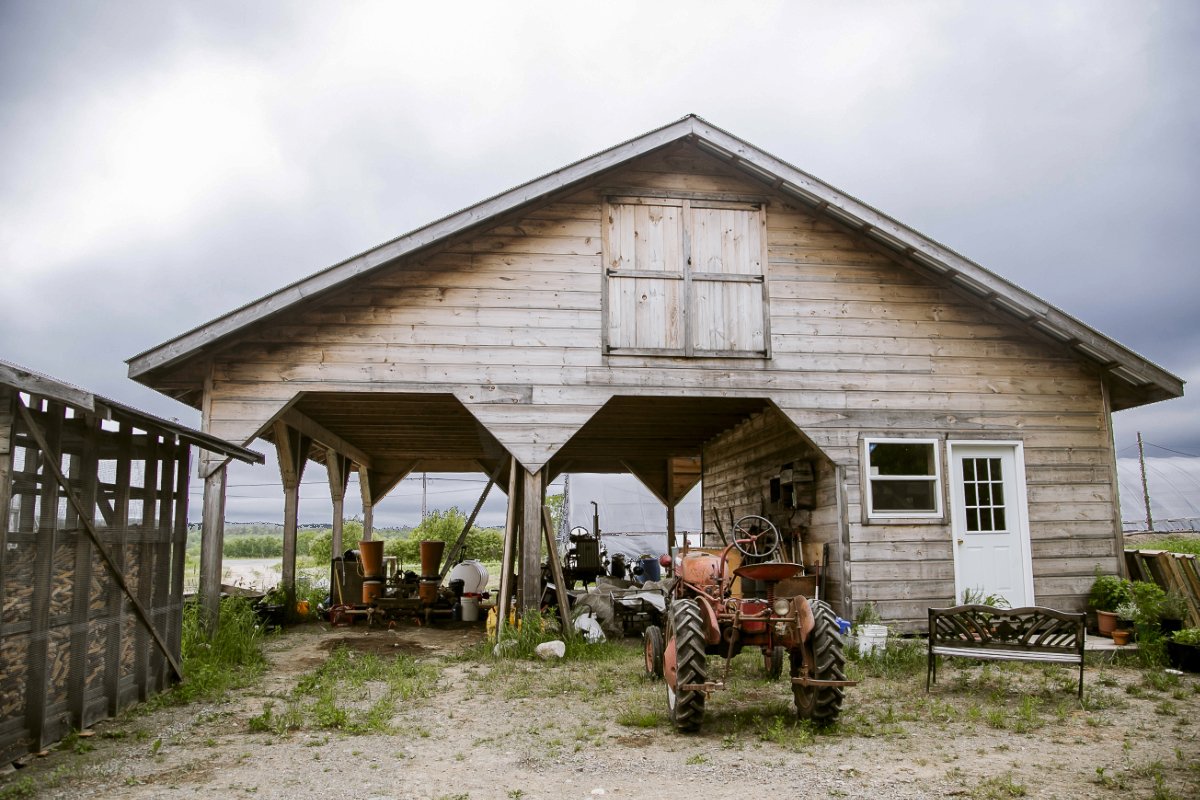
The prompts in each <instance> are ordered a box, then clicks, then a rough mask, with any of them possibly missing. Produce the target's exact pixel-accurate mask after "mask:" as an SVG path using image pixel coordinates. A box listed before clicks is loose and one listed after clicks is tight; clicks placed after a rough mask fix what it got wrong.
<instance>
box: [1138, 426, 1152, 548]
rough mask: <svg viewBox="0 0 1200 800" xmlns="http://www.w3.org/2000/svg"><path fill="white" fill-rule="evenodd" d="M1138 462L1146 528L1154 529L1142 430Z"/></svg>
mask: <svg viewBox="0 0 1200 800" xmlns="http://www.w3.org/2000/svg"><path fill="white" fill-rule="evenodd" d="M1138 463H1139V464H1140V465H1141V467H1142V499H1143V500H1145V501H1146V530H1148V531H1153V530H1154V517H1153V516H1151V514H1150V487H1149V484H1147V483H1146V451H1145V450H1144V449H1143V448H1142V432H1141V431H1138Z"/></svg>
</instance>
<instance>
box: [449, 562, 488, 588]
mask: <svg viewBox="0 0 1200 800" xmlns="http://www.w3.org/2000/svg"><path fill="white" fill-rule="evenodd" d="M457 580H461V581H462V582H463V588H462V590H463V594H483V590H484V589H486V588H487V584H488V571H487V567H485V566H484V565H483V564H481V563H480V562H478V561H475V560H474V559H470V560H467V561H464V562H462V563H461V564H455V565H454V569H452V570H450V574H449V575H448V576H446V585H447V586H449V585H450V582H451V581H457Z"/></svg>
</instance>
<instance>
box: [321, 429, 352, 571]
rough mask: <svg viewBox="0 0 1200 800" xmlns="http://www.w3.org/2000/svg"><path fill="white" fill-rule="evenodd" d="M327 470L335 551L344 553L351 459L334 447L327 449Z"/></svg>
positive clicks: (335, 552) (333, 550)
mask: <svg viewBox="0 0 1200 800" xmlns="http://www.w3.org/2000/svg"><path fill="white" fill-rule="evenodd" d="M325 470H326V471H327V472H328V473H329V497H330V498H331V499H332V500H333V549H332V551H331V552H332V553H333V554H334V555H338V554H339V553H341V552H342V524H343V518H344V517H345V516H346V484H347V482H349V480H350V459H348V458H346V457H345V456H343V455H341V454H339V453H338V452H337V451H336V450H334V449H333V448H332V447H326V448H325Z"/></svg>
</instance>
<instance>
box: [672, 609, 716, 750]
mask: <svg viewBox="0 0 1200 800" xmlns="http://www.w3.org/2000/svg"><path fill="white" fill-rule="evenodd" d="M671 626H672V635H674V637H675V675H676V681H675V683H676V686H682V685H684V684H688V683H704V682H705V681H706V680H707V679H708V669H707V663H706V660H705V654H704V646H705V642H704V617H703V615H702V614H701V612H700V606H699V605H697V603H696V601H695V600H677V601H675V602H674V603H673V604H672V605H671ZM704 700H705V694H704V692H699V691H687V692H681V691H679V690H676V692H675V705H674V707H673V708H672V709H671V722H673V723H674V724H675V727H676V728H677V729H679V730H680V731H685V732H690V731H696V730H699V729H700V724H701V723H702V722H703V721H704Z"/></svg>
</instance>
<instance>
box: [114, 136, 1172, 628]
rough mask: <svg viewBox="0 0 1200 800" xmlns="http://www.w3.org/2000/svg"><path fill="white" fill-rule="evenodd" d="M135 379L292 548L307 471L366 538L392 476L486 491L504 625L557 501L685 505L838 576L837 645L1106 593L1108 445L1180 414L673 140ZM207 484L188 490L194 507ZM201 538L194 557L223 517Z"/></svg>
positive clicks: (864, 234) (215, 496) (713, 153)
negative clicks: (571, 489)
mask: <svg viewBox="0 0 1200 800" xmlns="http://www.w3.org/2000/svg"><path fill="white" fill-rule="evenodd" d="M129 365H130V370H129V374H130V376H131V377H132V378H134V379H135V380H137V381H140V382H142V383H144V384H146V385H147V386H150V387H153V388H155V389H157V390H159V391H161V392H164V393H166V394H169V395H170V396H172V397H176V398H178V399H180V400H182V401H184V402H186V403H188V404H190V405H192V406H194V407H196V408H198V409H200V410H201V412H202V418H203V424H202V427H203V430H204V431H205V432H207V433H209V434H211V435H214V436H218V437H221V438H223V439H227V440H230V441H234V442H240V443H248V442H250V441H251V440H253V439H254V438H255V437H258V436H262V437H266V438H267V439H270V440H272V441H273V442H275V443H276V445H278V446H279V448H280V453H281V455H280V462H281V468H282V472H283V475H284V483H285V487H286V491H287V496H288V499H289V503H288V508H289V517H290V518H292V519H293V520H294V514H295V507H296V503H295V496H296V491H297V488H296V487H297V483H298V480H299V478H298V475H299V472H300V470H301V469H302V468H303V465H304V463H305V462H306V461H313V460H315V461H319V462H323V463H325V465H326V466H327V467H328V468H329V471H330V480H331V486H333V487H334V493H335V499H336V498H338V497H340V495H339V494H338V491H339V489H338V487H341V491H342V492H343V493H344V490H345V486H346V482H345V481H346V474H347V471H348V470H351V469H357V470H358V472H359V475H360V478H361V479H362V480H361V481H360V483H361V485H362V487H363V493H364V499H365V501H366V503H367V507H368V508H369V507H370V504H372V503H374V502H378V500H379V499H380V498H381V497H383V496H384V495H385V494H386V493H387V492H388V490H389V489H390V488H391V487H394V486H395V485H396V483H397V482H398V481H399V480H400V479H401V478H402V477H403V476H404V475H406V474H407V473H408V472H410V471H412V470H428V471H483V472H485V473H487V474H490V475H493V476H496V477H498V479H499V480H500V482H501V485H502V486H503V485H507V486H508V487H509V495H510V500H513V501H514V502H511V503H510V525H509V532H508V536H509V538H508V541H509V543H510V544H511V545H512V546H513V547H515V548H517V549H518V551H519V556H518V558H517V564H518V573H519V581H518V589H519V593H520V598H521V599H520V601H519V602H520V603H521V604H522V606H524V607H527V606H530V605H532V604H534V603H536V602H537V598H538V596H539V590H538V585H537V580H538V576H539V574H540V573H539V569H538V565H539V560H540V543H541V540H540V536H539V534H538V533H537V531H539V530H540V525H541V509H542V500H541V498H542V496H543V494H544V487H545V485H546V483H547V481H548V480H550V479H552V478H553V477H554V476H556V475H559V474H562V473H566V472H631V473H633V474H635V475H637V476H638V477H639V478H640V479H641V480H642V481H643V482H644V483H645V484H646V485H647V486H648V487H650V488H651V489H652V490H653V491H654V492H655V494H656V495H658V496H659V497H660V498H661V499H662V500H663V501H664V503H665V504H666V505H667V507H668V509H669V508H671V507H672V506H673V505H674V503H675V502H676V501H677V500H678V499H679V498H680V497H682V495H683V493H684V492H685V491H686V490H687V489H688V488H689V487H690V486H692V485H694V483H695V481H696V480H697V479H698V478H702V480H703V482H702V486H703V496H704V497H703V507H704V512H705V528H706V530H714V529H715V527H716V522H717V520H718V519H720V520H722V521H723V522H724V524H725V525H728V518H729V517H730V516H739V515H741V514H747V513H754V514H760V513H762V514H766V515H768V516H770V517H771V518H772V519H773V520H774V521H775V522H776V523H777V524H778V525H779V526H780V527H781V529H783V530H784V532H785V534H787V535H788V536H795V537H798V539H799V540H800V542H802V544H803V545H804V552H806V553H817V552H821V551H825V552H827V553H828V556H827V561H826V563H825V564H824V569H825V572H826V576H827V581H828V594H827V599H829V600H830V601H831V602H832V603H833V604H834V607H835V608H836V609H837V610H838V611H840V613H841V614H842V615H843V616H847V617H849V616H852V615H853V614H854V613H855V610H856V609H857V608H859V607H860V606H861V605H862V604H863V603H865V602H867V601H870V602H874V603H875V604H876V605H877V607H878V609H879V611H880V612H881V613H882V615H883V617H884V618H885V619H886V620H888V621H890V622H893V623H896V624H897V625H899V626H901V627H907V628H909V629H917V628H919V627H920V626H921V625H922V624H923V622H924V620H925V617H926V608H927V607H928V606H930V605H947V604H949V603H951V602H952V601H953V600H954V599H955V598H956V597H961V596H962V594H963V592H964V591H965V590H978V591H982V592H983V593H985V594H988V593H999V594H1003V595H1005V596H1006V597H1007V598H1008V599H1009V600H1010V601H1011V602H1012V603H1013V604H1014V605H1022V604H1028V603H1033V602H1035V601H1036V602H1037V603H1039V604H1043V605H1048V606H1053V607H1056V608H1061V609H1078V608H1079V607H1080V606H1081V605H1082V602H1083V597H1084V595H1085V593H1086V591H1087V589H1088V586H1089V585H1090V583H1091V580H1092V575H1093V571H1094V570H1095V569H1096V568H1097V567H1099V568H1100V569H1102V570H1105V571H1109V572H1112V571H1118V570H1120V569H1121V563H1120V559H1119V557H1118V555H1119V553H1120V550H1121V517H1120V513H1119V509H1118V500H1117V489H1116V486H1117V484H1116V473H1115V458H1114V452H1113V435H1112V429H1111V425H1110V415H1111V414H1112V412H1113V411H1117V410H1120V409H1124V408H1130V407H1134V406H1140V405H1144V404H1146V403H1152V402H1155V401H1158V400H1163V399H1167V398H1172V397H1178V396H1180V395H1181V394H1182V392H1183V382H1182V381H1181V380H1180V379H1179V378H1177V377H1175V376H1174V375H1172V374H1170V373H1168V372H1166V371H1165V370H1163V369H1162V368H1160V367H1158V366H1156V365H1154V364H1153V363H1150V362H1149V361H1147V360H1146V359H1144V358H1142V357H1141V356H1139V355H1137V354H1136V353H1133V352H1131V351H1129V350H1127V349H1126V348H1124V347H1122V346H1121V345H1120V344H1118V343H1116V342H1114V341H1112V340H1111V339H1109V338H1107V337H1105V336H1104V335H1102V334H1101V333H1099V332H1097V331H1096V330H1094V329H1092V328H1090V327H1088V326H1087V325H1086V324H1084V323H1082V322H1080V321H1079V320H1076V319H1075V318H1073V317H1071V316H1069V315H1068V314H1066V313H1064V312H1063V311H1060V310H1059V309H1057V308H1055V307H1053V306H1051V305H1049V304H1047V303H1046V302H1045V301H1043V300H1040V299H1038V298H1037V297H1035V296H1033V295H1031V294H1029V293H1028V292H1026V291H1024V290H1022V289H1021V288H1019V287H1017V286H1015V285H1013V284H1012V283H1009V282H1007V281H1005V280H1004V279H1002V278H1000V277H998V276H997V275H995V274H993V273H991V272H989V271H988V270H986V269H984V268H983V267H981V266H979V265H978V264H975V263H974V262H972V261H969V260H968V259H966V258H964V257H963V256H961V255H959V254H957V253H955V252H953V251H952V250H950V249H948V248H947V247H945V246H943V245H941V244H939V243H937V242H935V241H933V240H931V239H929V238H927V237H925V236H923V235H922V234H920V233H918V232H916V231H914V230H912V229H911V228H908V227H906V226H905V225H903V224H901V223H899V222H897V221H896V220H894V219H891V218H890V217H887V216H885V215H884V214H883V213H881V212H879V211H877V210H876V209H874V208H872V207H870V206H868V205H866V204H865V203H863V202H861V201H859V200H857V199H855V198H853V197H851V196H849V195H847V194H845V193H844V192H842V191H840V190H838V189H836V188H834V187H832V186H830V185H828V184H826V183H824V182H822V181H820V180H818V179H816V178H814V177H812V176H811V175H808V174H806V173H804V172H802V171H800V170H799V169H797V168H795V167H793V166H791V165H790V164H788V163H786V162H784V161H782V160H780V159H779V158H776V157H775V156H772V155H770V154H769V153H766V152H764V151H762V150H760V149H758V148H756V147H754V146H753V145H750V144H748V143H747V142H745V141H743V140H741V139H739V138H737V137H736V136H733V135H732V134H730V133H727V132H725V131H723V130H721V129H719V128H717V127H715V126H713V125H711V124H709V123H707V122H705V121H704V120H702V119H699V118H697V117H694V116H689V117H685V118H684V119H682V120H679V121H678V122H674V123H672V124H670V125H667V126H665V127H663V128H660V129H658V130H655V131H652V132H650V133H647V134H645V135H643V136H639V137H638V138H636V139H633V140H631V141H628V142H625V143H623V144H619V145H617V146H615V147H613V148H611V149H608V150H605V151H604V152H601V153H599V154H597V155H594V156H591V157H589V158H586V159H584V160H582V161H579V162H577V163H575V164H571V165H569V166H567V167H564V168H563V169H561V170H558V171H557V172H553V173H551V174H549V175H546V176H543V177H541V178H537V179H536V180H533V181H530V182H529V183H526V184H523V185H521V186H518V187H516V188H515V189H512V190H510V191H507V192H505V193H503V194H501V195H498V196H496V197H493V198H491V199H488V200H485V201H483V202H481V203H479V204H477V205H474V206H472V207H470V208H467V209H465V210H463V211H460V212H458V213H456V214H453V215H451V216H448V217H446V218H444V219H441V220H438V221H436V222H433V223H431V224H429V225H427V226H425V227H423V228H420V229H418V230H415V231H413V232H411V233H409V234H406V235H404V236H401V237H400V238H398V239H395V240H393V241H390V242H387V243H385V244H383V245H380V246H378V247H376V248H374V249H372V250H369V251H367V252H365V253H362V254H359V255H356V256H354V257H352V258H349V259H347V260H346V261H344V262H342V263H340V264H336V265H334V266H332V267H330V268H328V269H326V270H324V271H322V272H319V273H316V274H314V275H312V276H310V277H307V278H304V279H302V280H300V281H298V282H296V283H294V284H292V285H290V286H287V287H285V288H283V289H280V290H279V291H277V292H275V293H274V294H271V295H269V296H267V297H264V298H262V299H260V300H257V301H255V302H252V303H250V304H249V305H246V306H244V307H242V308H240V309H237V310H235V311H232V312H230V313H229V314H227V315H225V316H223V317H221V318H219V319H216V320H214V321H212V322H210V323H208V324H206V325H204V326H202V327H200V328H197V329H195V330H192V331H190V332H187V333H184V334H182V335H180V336H178V337H177V338H175V339H172V340H171V341H168V342H166V343H164V344H161V345H159V346H157V347H155V348H153V349H151V350H148V351H146V352H144V353H142V354H141V355H138V356H136V357H134V358H132V359H131V360H130V362H129ZM222 461H223V457H217V456H213V457H210V458H209V459H208V463H207V466H206V467H205V469H204V475H205V476H206V491H207V494H206V497H207V501H206V502H209V503H210V504H211V507H213V508H217V507H219V503H220V498H221V496H222V492H223V490H224V470H223V468H222ZM206 525H208V526H209V527H208V530H207V531H206V537H207V538H206V541H207V542H208V543H209V545H208V546H209V547H210V549H211V547H213V546H216V543H218V542H219V541H220V536H221V532H220V529H219V526H220V519H219V515H212V514H206ZM291 529H292V531H293V532H294V524H293V525H292V528H291ZM522 530H525V531H529V532H530V533H532V535H527V536H520V537H519V538H518V534H519V532H520V531H522ZM292 536H294V533H293V534H292ZM824 545H828V547H827V548H826V547H824ZM288 546H291V547H293V549H294V545H292V544H289V545H288ZM218 550H219V548H218ZM207 586H208V588H207V591H210V592H211V591H212V585H211V583H210V584H207Z"/></svg>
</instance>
